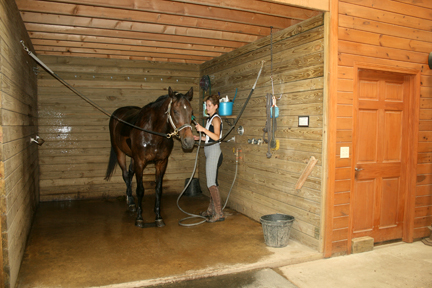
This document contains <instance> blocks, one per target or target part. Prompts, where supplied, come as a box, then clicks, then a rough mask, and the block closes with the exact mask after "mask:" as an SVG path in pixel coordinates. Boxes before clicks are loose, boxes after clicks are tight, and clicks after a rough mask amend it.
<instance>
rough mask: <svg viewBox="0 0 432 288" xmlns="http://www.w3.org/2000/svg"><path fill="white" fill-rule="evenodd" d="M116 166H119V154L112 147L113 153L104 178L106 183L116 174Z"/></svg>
mask: <svg viewBox="0 0 432 288" xmlns="http://www.w3.org/2000/svg"><path fill="white" fill-rule="evenodd" d="M116 165H117V154H116V152H115V150H114V147H112V146H111V153H110V157H109V161H108V167H107V171H106V174H105V178H104V179H105V180H106V181H109V180H110V178H111V176H112V174H113V173H114V169H115V167H116Z"/></svg>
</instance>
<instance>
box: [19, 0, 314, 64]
mask: <svg viewBox="0 0 432 288" xmlns="http://www.w3.org/2000/svg"><path fill="white" fill-rule="evenodd" d="M16 3H17V5H18V9H19V10H20V12H21V16H22V19H23V21H24V23H25V26H26V28H27V30H28V32H29V35H30V38H31V40H32V44H33V46H34V48H35V51H36V54H37V55H62V56H72V57H73V56H75V57H99V58H114V59H133V60H148V61H170V62H182V63H195V64H201V63H203V62H205V61H208V60H211V59H213V58H215V57H218V56H220V55H222V54H224V53H226V52H230V51H232V50H234V49H236V48H239V47H241V46H243V45H246V44H248V43H250V42H254V41H256V40H258V39H260V38H262V37H265V36H267V35H270V33H271V31H273V32H276V31H279V30H281V29H284V28H287V27H289V26H291V25H294V24H296V23H299V22H301V21H303V20H306V19H309V18H311V17H313V16H315V15H318V14H320V13H321V12H320V11H314V10H311V9H306V8H299V7H294V6H290V5H287V4H284V3H282V2H279V3H276V2H270V1H263V0H178V1H177V0H172V1H166V0H41V1H39V0H16ZM270 27H273V29H272V30H271V28H270Z"/></svg>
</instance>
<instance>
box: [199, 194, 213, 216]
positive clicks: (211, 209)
mask: <svg viewBox="0 0 432 288" xmlns="http://www.w3.org/2000/svg"><path fill="white" fill-rule="evenodd" d="M214 213H215V209H214V203H213V197H212V196H211V195H210V203H209V206H208V208H207V210H206V211H203V212H201V213H200V215H201V216H203V217H212V216H213V214H214Z"/></svg>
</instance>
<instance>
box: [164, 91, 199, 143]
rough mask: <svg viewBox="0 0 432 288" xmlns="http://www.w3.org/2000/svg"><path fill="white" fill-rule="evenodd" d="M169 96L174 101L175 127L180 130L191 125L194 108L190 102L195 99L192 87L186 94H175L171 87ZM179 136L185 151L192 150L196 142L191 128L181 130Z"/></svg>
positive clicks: (172, 110) (172, 107)
mask: <svg viewBox="0 0 432 288" xmlns="http://www.w3.org/2000/svg"><path fill="white" fill-rule="evenodd" d="M168 96H169V97H170V98H171V100H172V103H171V111H170V115H171V118H172V120H173V123H174V125H175V127H176V128H177V129H180V128H181V127H182V126H183V125H185V124H186V125H190V124H191V121H192V106H191V104H190V101H192V97H193V88H192V87H191V88H190V90H189V91H188V92H187V93H186V94H181V93H177V92H174V91H173V90H172V89H171V87H169V88H168ZM179 134H180V141H181V144H182V147H183V149H186V150H190V149H192V148H193V146H194V144H195V141H194V138H193V134H192V128H191V126H189V127H187V126H186V127H185V128H184V129H181V130H180V132H179Z"/></svg>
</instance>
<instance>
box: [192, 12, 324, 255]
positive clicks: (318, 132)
mask: <svg viewBox="0 0 432 288" xmlns="http://www.w3.org/2000/svg"><path fill="white" fill-rule="evenodd" d="M323 31H324V26H323V16H322V15H320V16H316V17H314V18H311V19H309V20H306V21H304V22H302V23H299V24H297V25H295V26H292V27H290V28H287V29H285V30H283V31H280V32H278V33H275V34H274V35H273V78H274V84H275V94H276V95H277V97H279V96H280V95H281V94H282V96H281V97H282V98H281V99H280V100H278V102H277V105H278V107H279V109H280V116H279V117H278V118H277V132H276V138H277V139H278V140H279V141H280V149H279V150H277V151H273V152H272V154H273V155H272V157H271V158H270V159H268V158H267V157H266V153H267V145H260V146H258V145H251V144H248V139H252V138H255V139H259V138H262V137H263V131H262V128H264V126H265V123H266V112H265V111H266V109H265V105H266V104H265V103H266V98H265V96H266V94H267V93H271V91H272V88H271V81H270V75H271V61H270V59H271V57H270V51H271V50H270V48H271V47H270V37H266V38H263V39H261V40H258V41H256V42H254V43H252V44H250V45H247V46H244V47H242V48H240V49H237V50H235V51H233V52H231V53H227V54H225V55H223V56H221V57H219V58H216V59H214V60H212V61H209V62H206V63H204V64H202V65H201V69H202V71H201V74H202V75H209V76H210V78H211V85H212V93H217V92H220V93H221V95H222V96H225V95H229V97H230V99H232V98H233V97H234V94H235V90H236V88H238V94H237V98H236V100H235V103H234V111H233V115H237V114H238V113H239V111H240V109H241V107H242V106H243V104H244V102H245V100H246V98H247V96H248V95H249V92H250V91H251V88H252V86H253V84H254V83H255V80H256V77H257V74H258V71H259V69H260V66H261V61H263V60H265V61H266V62H265V66H264V69H263V72H262V74H261V77H260V79H259V81H258V84H257V87H256V90H255V92H254V94H253V96H252V99H251V100H250V102H249V104H248V106H247V108H246V109H245V111H244V113H243V116H242V117H241V119H240V121H239V122H238V125H237V127H238V126H243V127H244V129H245V134H244V135H243V136H239V135H238V134H237V132H236V130H235V131H234V132H233V133H232V134H231V135H230V136H229V137H228V138H227V139H230V138H231V137H233V136H235V141H233V142H229V143H223V144H222V151H223V154H224V162H223V164H222V167H221V168H220V172H219V182H220V183H219V184H220V188H221V189H220V190H221V193H222V195H223V198H224V199H225V198H226V196H227V193H228V191H229V188H230V187H231V184H232V181H233V178H234V173H235V156H234V154H233V149H234V150H235V149H238V148H239V149H241V150H242V152H241V153H240V156H241V160H240V163H239V168H238V176H237V180H236V182H235V185H234V187H233V191H232V193H231V196H230V200H229V204H228V205H229V206H230V207H231V208H234V209H235V210H237V211H239V212H241V213H244V214H246V215H247V216H249V217H251V218H253V219H255V220H258V221H259V219H260V217H261V216H262V215H265V214H272V213H285V214H289V215H293V216H295V218H296V220H295V222H294V224H293V228H292V230H291V237H292V238H294V239H297V240H298V241H301V242H303V243H305V244H307V245H309V246H311V247H314V248H316V249H319V245H320V241H321V232H320V224H321V211H320V210H321V202H322V199H321V195H322V193H321V189H322V186H321V179H322V178H321V173H322V143H323V87H324V78H323V74H324V32H323ZM201 103H202V98H201ZM201 113H202V110H201ZM200 115H202V114H200ZM299 115H308V116H310V127H308V128H299V127H298V116H299ZM225 121H226V120H224V132H225V133H226V132H227V130H228V124H227V123H226V122H225ZM311 156H314V157H315V158H316V159H318V163H317V165H316V166H315V167H314V169H313V170H312V174H311V176H309V178H308V179H307V180H306V183H305V184H304V186H303V188H302V189H299V190H296V189H295V188H294V186H295V184H296V182H297V180H298V178H299V177H300V175H301V173H302V171H303V170H304V169H305V167H306V165H307V163H308V161H309V159H310V157H311ZM204 161H205V160H204V157H201V158H200V167H202V169H200V171H205V162H204ZM200 180H201V187H202V189H203V191H207V189H204V188H206V184H205V183H206V182H205V181H206V180H205V173H201V174H200Z"/></svg>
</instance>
